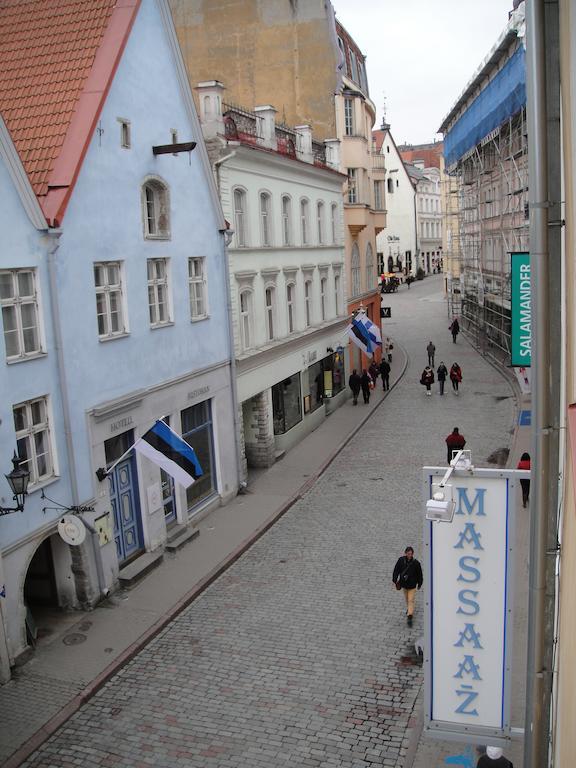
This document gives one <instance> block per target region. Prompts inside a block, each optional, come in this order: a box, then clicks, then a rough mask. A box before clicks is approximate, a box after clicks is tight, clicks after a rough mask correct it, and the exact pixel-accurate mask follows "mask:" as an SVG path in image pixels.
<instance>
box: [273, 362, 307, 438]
mask: <svg viewBox="0 0 576 768" xmlns="http://www.w3.org/2000/svg"><path fill="white" fill-rule="evenodd" d="M272 410H273V416H274V434H275V435H283V434H284V433H285V432H288V430H290V429H292V427H294V426H295V425H296V424H298V422H299V421H302V395H301V392H300V374H299V373H295V374H293V375H292V376H289V377H288V378H287V379H284V381H281V382H279V383H278V384H275V385H274V386H273V387H272Z"/></svg>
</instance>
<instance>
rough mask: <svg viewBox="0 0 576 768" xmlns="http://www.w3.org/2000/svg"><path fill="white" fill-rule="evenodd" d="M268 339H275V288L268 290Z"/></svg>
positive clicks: (266, 293)
mask: <svg viewBox="0 0 576 768" xmlns="http://www.w3.org/2000/svg"><path fill="white" fill-rule="evenodd" d="M265 295H266V337H267V339H268V341H272V339H273V338H274V326H275V320H274V314H275V307H274V304H275V296H274V288H266V292H265Z"/></svg>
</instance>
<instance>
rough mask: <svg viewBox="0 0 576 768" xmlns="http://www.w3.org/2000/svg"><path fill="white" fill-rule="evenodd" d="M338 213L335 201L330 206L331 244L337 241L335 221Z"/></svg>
mask: <svg viewBox="0 0 576 768" xmlns="http://www.w3.org/2000/svg"><path fill="white" fill-rule="evenodd" d="M337 213H338V206H337V205H336V203H332V205H331V206H330V227H331V229H332V244H333V245H336V243H337V240H338V238H337V231H338V225H337V221H336V215H337Z"/></svg>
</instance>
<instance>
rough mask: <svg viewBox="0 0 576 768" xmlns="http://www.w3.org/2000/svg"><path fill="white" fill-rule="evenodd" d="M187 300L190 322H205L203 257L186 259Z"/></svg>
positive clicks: (206, 298) (204, 261)
mask: <svg viewBox="0 0 576 768" xmlns="http://www.w3.org/2000/svg"><path fill="white" fill-rule="evenodd" d="M188 298H189V302H190V320H191V321H192V322H196V321H197V320H205V319H206V318H207V317H208V292H207V290H206V259H205V258H204V256H192V257H190V258H189V259H188Z"/></svg>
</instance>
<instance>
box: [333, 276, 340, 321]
mask: <svg viewBox="0 0 576 768" xmlns="http://www.w3.org/2000/svg"><path fill="white" fill-rule="evenodd" d="M334 307H335V309H336V317H338V315H339V314H340V275H334Z"/></svg>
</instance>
